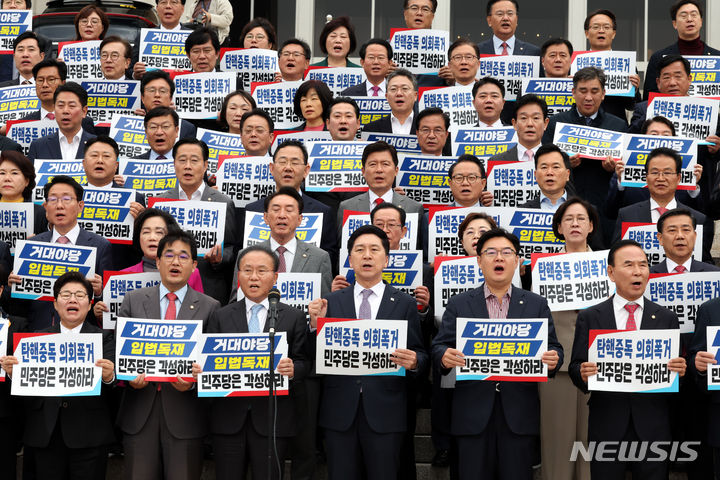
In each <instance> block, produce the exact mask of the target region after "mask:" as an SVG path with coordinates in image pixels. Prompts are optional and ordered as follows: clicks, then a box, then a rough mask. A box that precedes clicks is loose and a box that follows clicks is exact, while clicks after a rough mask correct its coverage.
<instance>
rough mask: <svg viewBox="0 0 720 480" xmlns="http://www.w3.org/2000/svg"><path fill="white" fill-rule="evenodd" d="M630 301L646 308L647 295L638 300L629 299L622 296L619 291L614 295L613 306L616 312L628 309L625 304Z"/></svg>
mask: <svg viewBox="0 0 720 480" xmlns="http://www.w3.org/2000/svg"><path fill="white" fill-rule="evenodd" d="M629 302H632V303H637V304H638V305H639V306H640V308H645V297H643V296H641V297H640V298H638V299H637V300H628V299H626V298H623V297H621V296H620V295H618V294H617V293H616V294H615V295H614V296H613V308H614V309H615V312H619V311H623V310H624V311H626V310H625V305H627V304H628V303H629Z"/></svg>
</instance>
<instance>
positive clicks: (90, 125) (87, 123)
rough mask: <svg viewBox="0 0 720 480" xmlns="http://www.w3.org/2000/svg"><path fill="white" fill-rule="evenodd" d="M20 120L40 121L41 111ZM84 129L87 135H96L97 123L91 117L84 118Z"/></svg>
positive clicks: (31, 113)
mask: <svg viewBox="0 0 720 480" xmlns="http://www.w3.org/2000/svg"><path fill="white" fill-rule="evenodd" d="M20 120H40V110H35V111H34V112H30V113H28V114H27V115H25V116H24V117H22V118H21V119H20ZM82 129H83V130H84V131H86V132H87V133H92V134H93V135H94V134H95V123H94V122H93V119H92V118H90V117H84V118H83V119H82Z"/></svg>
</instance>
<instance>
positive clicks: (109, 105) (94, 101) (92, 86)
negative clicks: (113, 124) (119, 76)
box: [80, 80, 142, 127]
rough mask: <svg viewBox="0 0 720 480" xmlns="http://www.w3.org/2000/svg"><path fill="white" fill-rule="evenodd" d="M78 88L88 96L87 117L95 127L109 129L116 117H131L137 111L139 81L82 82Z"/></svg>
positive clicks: (138, 104) (138, 106) (138, 105)
mask: <svg viewBox="0 0 720 480" xmlns="http://www.w3.org/2000/svg"><path fill="white" fill-rule="evenodd" d="M80 86H81V87H83V88H84V89H85V91H86V92H87V94H88V99H87V107H88V116H90V118H92V120H93V122H94V123H95V126H97V127H109V126H110V121H111V120H112V119H113V117H114V116H116V115H131V114H132V113H133V112H134V111H135V110H137V109H139V108H140V106H141V105H142V103H141V102H140V81H139V80H83V81H81V82H80Z"/></svg>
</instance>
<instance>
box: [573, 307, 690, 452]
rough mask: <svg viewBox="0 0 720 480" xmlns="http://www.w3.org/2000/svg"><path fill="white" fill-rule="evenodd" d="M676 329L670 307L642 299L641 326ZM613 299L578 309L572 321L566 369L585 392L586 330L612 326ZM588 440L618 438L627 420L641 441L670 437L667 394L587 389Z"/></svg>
mask: <svg viewBox="0 0 720 480" xmlns="http://www.w3.org/2000/svg"><path fill="white" fill-rule="evenodd" d="M667 328H670V329H677V328H679V325H678V318H677V315H675V314H674V313H673V312H672V311H671V310H668V309H667V308H665V307H661V306H660V305H658V304H656V303H653V302H651V301H650V300H648V299H647V298H645V300H644V308H643V315H642V321H641V323H640V329H641V330H656V329H667ZM616 329H617V326H616V324H615V312H614V310H613V299H612V297H610V298H609V299H607V300H605V301H604V302H602V303H599V304H597V305H594V306H592V307H588V308H586V309H585V310H581V311H580V313H579V314H578V317H577V323H576V324H575V340H574V341H573V350H572V360H571V361H570V367H569V368H568V373H569V374H570V378H571V379H572V381H573V383H574V384H575V386H577V387H578V388H579V389H580V390H581V391H583V392H585V393H588V386H587V383H586V382H584V381H583V379H582V375H581V374H580V365H581V364H582V363H583V362H587V361H588V346H589V332H590V330H616ZM588 405H589V406H590V421H589V430H588V439H589V440H591V441H592V440H598V441H599V440H608V441H609V440H622V439H623V436H624V435H625V432H626V431H627V429H628V427H629V426H630V422H632V425H633V426H634V427H635V432H636V433H637V435H638V437H639V438H640V440H641V441H653V440H655V441H659V440H670V396H669V395H667V394H663V393H619V392H592V393H590V401H588Z"/></svg>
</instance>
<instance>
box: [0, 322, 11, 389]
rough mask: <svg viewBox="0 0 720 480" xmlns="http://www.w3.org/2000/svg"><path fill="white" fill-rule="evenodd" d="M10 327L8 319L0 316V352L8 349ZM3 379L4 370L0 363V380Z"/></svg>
mask: <svg viewBox="0 0 720 480" xmlns="http://www.w3.org/2000/svg"><path fill="white" fill-rule="evenodd" d="M9 328H10V320H8V319H7V318H0V352H7V351H8V343H7V342H8V329H9ZM4 381H5V370H3V368H2V365H0V382H4Z"/></svg>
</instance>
